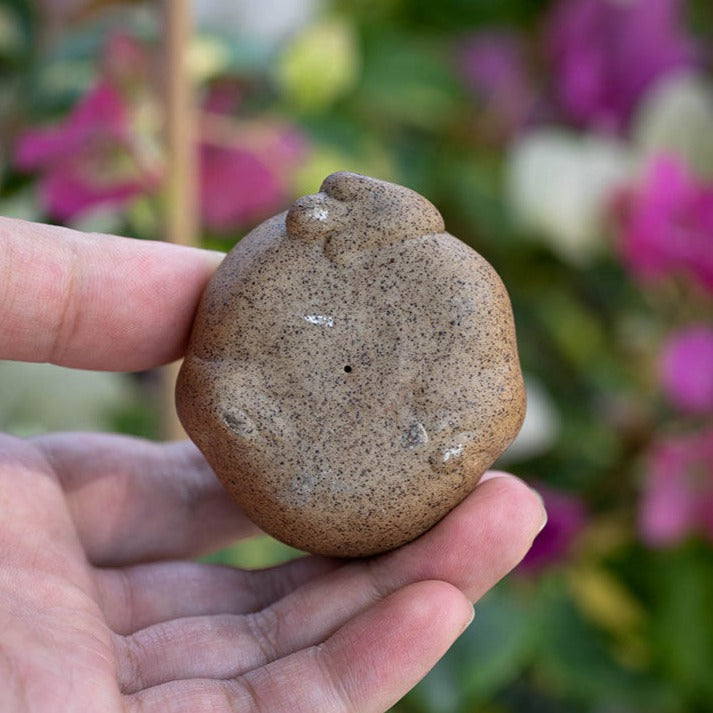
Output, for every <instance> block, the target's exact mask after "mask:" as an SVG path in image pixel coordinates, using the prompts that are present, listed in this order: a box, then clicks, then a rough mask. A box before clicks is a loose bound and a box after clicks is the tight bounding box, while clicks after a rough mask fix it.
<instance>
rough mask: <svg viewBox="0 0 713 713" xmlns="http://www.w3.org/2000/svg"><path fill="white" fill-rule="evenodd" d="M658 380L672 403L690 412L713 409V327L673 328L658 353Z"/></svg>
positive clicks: (710, 410)
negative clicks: (659, 362)
mask: <svg viewBox="0 0 713 713" xmlns="http://www.w3.org/2000/svg"><path fill="white" fill-rule="evenodd" d="M661 381H662V384H663V388H664V391H665V392H666V395H667V396H668V398H669V399H670V401H671V403H673V404H674V405H675V406H677V407H678V408H680V409H681V410H682V411H687V412H689V413H713V329H710V328H709V327H704V326H699V327H689V328H687V329H684V330H681V331H679V332H676V333H675V334H674V335H673V336H672V337H671V338H670V340H669V342H668V344H667V345H666V348H665V350H664V352H663V354H662V357H661Z"/></svg>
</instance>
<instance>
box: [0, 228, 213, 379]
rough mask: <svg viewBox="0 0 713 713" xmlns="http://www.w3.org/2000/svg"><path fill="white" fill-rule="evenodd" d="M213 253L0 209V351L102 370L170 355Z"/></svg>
mask: <svg viewBox="0 0 713 713" xmlns="http://www.w3.org/2000/svg"><path fill="white" fill-rule="evenodd" d="M221 259H222V255H221V254H220V253H216V252H211V251H207V250H198V249H196V248H187V247H182V246H178V245H171V244H169V243H163V242H158V241H151V240H133V239H131V238H120V237H116V236H113V235H99V234H95V233H94V234H88V233H80V232H77V231H75V230H69V229H68V228H60V227H56V226H50V225H41V224H39V223H28V222H26V221H22V220H14V219H11V218H0V334H2V339H1V340H0V359H16V360H22V361H48V362H52V363H55V364H62V365H64V366H71V367H75V368H83V369H104V370H111V371H139V370H142V369H148V368H150V367H153V366H158V365H160V364H164V363H167V362H169V361H172V360H174V359H177V358H178V357H180V356H181V354H182V353H183V351H184V349H185V345H186V342H187V340H188V335H189V333H190V328H191V324H192V321H193V316H194V314H195V310H196V307H197V306H198V301H199V299H200V296H201V293H202V292H203V289H204V287H205V285H206V283H207V281H208V279H209V278H210V276H211V275H212V274H213V272H214V270H215V268H216V266H217V264H218V263H219V262H220V260H221Z"/></svg>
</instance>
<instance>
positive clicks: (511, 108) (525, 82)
mask: <svg viewBox="0 0 713 713" xmlns="http://www.w3.org/2000/svg"><path fill="white" fill-rule="evenodd" d="M459 65H460V70H461V73H462V75H463V78H464V79H465V81H466V84H467V85H468V88H469V89H470V90H471V91H472V92H473V94H474V95H475V97H476V99H477V100H478V102H479V104H480V112H482V113H484V115H485V116H487V117H489V119H490V120H491V123H492V124H493V125H494V126H497V127H498V128H499V131H500V133H501V135H503V136H504V137H506V138H507V137H508V136H511V135H512V134H514V133H516V132H517V131H518V130H519V129H521V128H522V127H523V125H524V124H525V123H526V121H527V120H528V119H529V118H530V117H531V114H532V110H533V106H534V103H535V91H534V88H533V85H532V81H531V79H530V76H529V73H528V71H527V65H526V61H525V52H524V47H523V41H522V38H521V37H520V36H519V35H517V34H516V33H515V32H512V31H509V30H501V31H489V32H487V31H486V32H482V33H480V34H477V35H474V36H473V37H471V38H470V39H469V40H468V41H467V42H466V44H465V45H464V47H463V49H462V51H461V53H460V57H459Z"/></svg>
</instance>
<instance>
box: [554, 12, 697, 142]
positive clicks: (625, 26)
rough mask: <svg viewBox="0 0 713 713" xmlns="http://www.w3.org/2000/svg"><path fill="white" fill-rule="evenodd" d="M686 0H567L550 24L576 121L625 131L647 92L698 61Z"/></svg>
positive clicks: (559, 90)
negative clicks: (686, 24)
mask: <svg viewBox="0 0 713 713" xmlns="http://www.w3.org/2000/svg"><path fill="white" fill-rule="evenodd" d="M682 20H683V13H682V2H681V0H629V1H628V2H614V0H560V2H559V3H558V4H557V5H555V7H554V10H553V12H552V15H551V16H550V18H549V21H548V23H547V46H548V48H549V49H550V52H551V59H552V61H553V63H554V78H555V92H556V95H557V99H558V101H559V103H560V105H561V106H562V109H563V110H564V111H565V113H566V114H567V115H568V116H569V117H570V118H571V119H572V120H573V121H575V122H576V123H578V124H581V125H588V126H595V127H598V128H603V129H607V130H615V131H617V130H621V129H623V128H625V127H626V125H627V122H628V120H629V117H630V116H631V113H632V111H633V109H634V107H635V106H636V103H637V101H638V100H639V98H640V97H641V95H642V94H643V92H644V91H645V90H646V89H647V88H648V87H649V86H650V85H651V83H652V82H654V81H655V80H656V79H658V78H659V77H661V76H662V75H663V74H665V73H666V72H670V71H672V70H675V69H680V68H682V67H687V66H691V65H693V64H694V63H695V62H696V59H697V58H696V51H695V48H694V44H693V42H692V40H691V39H690V38H689V37H688V36H687V35H686V33H685V32H684V30H683V28H682Z"/></svg>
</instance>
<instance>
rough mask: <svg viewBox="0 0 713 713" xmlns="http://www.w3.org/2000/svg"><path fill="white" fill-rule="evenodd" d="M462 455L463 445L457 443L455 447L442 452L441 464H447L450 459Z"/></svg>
mask: <svg viewBox="0 0 713 713" xmlns="http://www.w3.org/2000/svg"><path fill="white" fill-rule="evenodd" d="M461 453H463V444H462V443H459V444H458V445H457V446H451V447H450V448H446V450H445V451H443V462H444V463H448V461H449V460H450V459H451V458H457V457H458V456H459V455H461Z"/></svg>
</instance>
